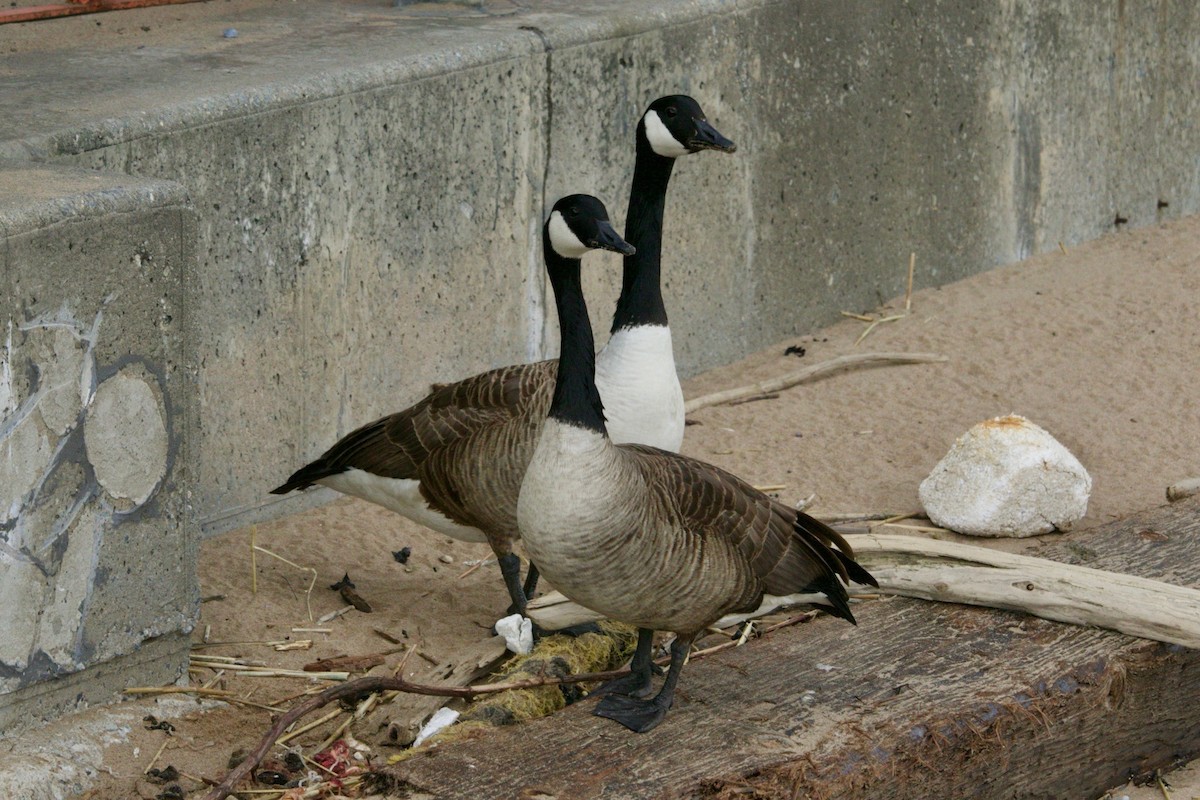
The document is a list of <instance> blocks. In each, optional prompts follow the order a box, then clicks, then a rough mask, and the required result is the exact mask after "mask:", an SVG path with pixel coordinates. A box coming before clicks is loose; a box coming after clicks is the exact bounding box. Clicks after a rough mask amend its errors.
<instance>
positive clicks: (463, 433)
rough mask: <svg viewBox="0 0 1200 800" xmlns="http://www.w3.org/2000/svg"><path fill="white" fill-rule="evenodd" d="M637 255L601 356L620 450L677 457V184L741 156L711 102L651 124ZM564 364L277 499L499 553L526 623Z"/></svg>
mask: <svg viewBox="0 0 1200 800" xmlns="http://www.w3.org/2000/svg"><path fill="white" fill-rule="evenodd" d="M636 141H637V155H636V160H635V163H634V170H633V187H632V190H631V193H630V197H629V213H628V215H627V217H626V220H627V225H626V227H627V228H628V231H627V233H628V238H629V241H630V242H631V243H632V245H633V247H634V248H637V252H636V253H634V252H633V250H632V248H631V250H630V254H629V255H627V256H626V258H625V264H624V278H623V281H622V286H621V295H620V298H619V299H618V301H617V310H616V314H615V315H614V317H613V334H612V337H611V339H610V340H609V343H608V345H607V346H606V347H605V348H604V350H603V351H601V353H600V354H599V355H598V356H597V358H596V361H597V370H598V373H599V374H598V376H597V381H598V382H599V383H600V385H601V386H602V387H603V389H604V391H605V396H606V397H608V398H609V402H610V403H611V407H610V409H609V426H610V432H611V435H612V436H613V437H615V438H616V440H617V441H632V442H642V443H645V444H653V445H657V446H659V447H664V448H667V449H671V450H676V449H678V448H679V445H680V443H681V442H682V441H683V392H682V391H681V390H680V388H679V378H678V377H677V376H676V374H675V360H674V355H673V354H672V350H671V332H670V329H669V328H668V327H667V315H666V310H665V308H664V306H663V299H662V291H661V288H660V286H659V261H660V256H661V250H662V224H663V209H664V206H665V202H666V192H667V183H668V181H669V179H670V176H671V170H672V168H673V167H674V164H675V160H676V159H677V158H679V157H680V156H683V155H686V154H689V153H696V152H700V151H701V150H718V151H724V152H733V151H734V150H735V149H736V146H735V145H734V144H733V142H731V141H729V140H728V139H726V138H725V137H724V136H722V135H721V134H720V133H718V132H717V130H716V129H715V128H713V127H712V125H710V124H709V123H708V122H707V121H706V119H705V116H704V112H703V111H702V110H701V108H700V106H699V104H697V103H696V101H695V100H693V99H692V98H690V97H686V96H683V95H672V96H669V97H662V98H659V99H658V100H655V101H654V102H653V103H651V104H650V106H649V108H647V109H646V112H645V113H644V114H643V115H642V118H641V119H640V120H639V121H638V126H637V135H636ZM556 369H557V362H556V361H553V360H551V361H542V362H538V363H535V364H523V365H520V366H511V367H502V368H500V369H495V370H491V371H489V372H484V373H482V374H479V375H475V376H474V377H471V378H467V379H465V380H462V381H458V382H457V383H450V384H439V385H435V386H434V387H433V391H432V392H431V393H430V394H429V395H428V396H427V397H425V398H424V399H423V400H421V401H419V402H418V403H416V404H415V405H413V406H411V407H409V408H407V409H405V410H404V411H401V412H398V413H396V414H392V415H390V416H387V417H384V418H382V419H379V420H376V421H375V422H371V423H369V424H367V425H364V426H363V427H361V428H359V429H357V430H355V431H353V432H351V433H349V434H347V435H346V436H345V437H343V438H342V439H341V440H340V441H339V442H337V443H336V444H334V445H333V447H331V448H329V450H327V451H326V452H325V453H324V454H323V455H322V456H321V457H320V458H318V459H317V460H315V461H313V462H312V463H310V464H308V465H306V466H304V467H301V468H300V469H299V470H297V471H296V472H295V473H294V474H293V475H292V476H291V477H290V478H288V480H287V482H286V483H284V484H283V485H282V486H279V487H277V488H275V489H272V490H271V491H272V494H286V493H287V492H290V491H292V490H293V489H304V488H307V487H308V486H311V485H312V484H314V483H319V484H322V485H324V486H328V487H330V488H333V489H336V490H337V491H339V492H342V493H343V494H350V495H354V496H356V497H360V498H362V499H364V500H368V501H370V502H372V503H376V504H378V505H381V506H384V507H385V508H388V509H390V510H392V511H395V512H397V513H399V514H402V515H404V516H406V517H408V518H409V519H411V520H413V521H415V522H418V523H421V524H422V525H425V526H427V527H429V528H432V529H434V530H435V531H438V532H440V533H444V534H446V535H448V536H452V537H454V538H456V539H461V540H464V541H470V542H484V541H486V542H488V543H489V544H490V545H491V547H492V550H493V551H494V552H495V553H496V557H497V560H498V561H499V564H500V571H501V574H502V575H503V577H504V583H505V586H506V587H507V589H508V593H509V596H510V597H511V598H512V605H511V606H510V608H509V613H512V612H517V613H521V614H524V612H525V602H526V598H527V597H528V596H530V595H532V593H533V590H534V587H535V586H536V584H537V568H536V566H534V565H532V564H531V565H530V568H529V574H528V576H527V578H526V581H525V585H524V586H522V585H521V571H520V570H521V562H520V559H519V558H518V557H517V556H516V554H514V553H513V551H512V548H513V541H514V540H515V539H516V538H517V537H518V536H519V533H518V529H517V494H518V493H519V491H520V488H521V478H522V476H523V475H524V474H525V466H526V465H527V464H528V463H529V459H530V458H531V457H532V456H533V448H534V445H535V444H536V443H537V437H538V434H539V432H540V431H541V426H542V420H543V419H544V418H545V416H546V411H547V409H549V407H550V399H551V394H552V393H553V391H554V372H555V370H556Z"/></svg>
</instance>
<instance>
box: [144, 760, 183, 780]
mask: <svg viewBox="0 0 1200 800" xmlns="http://www.w3.org/2000/svg"><path fill="white" fill-rule="evenodd" d="M146 780H148V781H150V782H151V783H174V782H175V781H177V780H179V770H177V769H175V767H174V766H173V765H171V764H168V765H167V766H166V767H164V768H163V769H158V768H157V767H151V768H150V769H148V770H147V771H146Z"/></svg>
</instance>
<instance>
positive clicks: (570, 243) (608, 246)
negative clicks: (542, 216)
mask: <svg viewBox="0 0 1200 800" xmlns="http://www.w3.org/2000/svg"><path fill="white" fill-rule="evenodd" d="M546 241H547V243H548V244H549V245H550V247H552V248H553V249H554V252H556V253H558V254H559V255H560V256H562V257H563V258H573V259H577V258H583V254H584V253H586V252H588V251H589V250H612V251H613V252H614V253H620V254H621V255H623V256H630V255H633V254H634V252H636V251H635V250H634V247H633V245H631V244H629V243H628V242H626V241H625V240H624V239H622V238H621V237H620V236H619V235H618V234H617V232H616V231H615V230H613V226H612V223H611V222H609V221H608V210H607V209H606V208H605V207H604V203H601V202H600V201H599V200H597V199H596V198H594V197H592V196H591V195H590V194H571V195H567V196H566V197H564V198H563V199H561V200H559V201H558V202H557V203H555V204H554V209H553V210H552V211H551V212H550V219H548V220H546Z"/></svg>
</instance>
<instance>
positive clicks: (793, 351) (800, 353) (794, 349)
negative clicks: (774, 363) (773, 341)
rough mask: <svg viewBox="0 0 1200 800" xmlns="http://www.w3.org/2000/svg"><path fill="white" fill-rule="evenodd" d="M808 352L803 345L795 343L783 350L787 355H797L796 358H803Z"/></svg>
mask: <svg viewBox="0 0 1200 800" xmlns="http://www.w3.org/2000/svg"><path fill="white" fill-rule="evenodd" d="M807 352H808V351H807V350H805V349H804V346H803V345H799V344H793V345H789V346H788V348H787V349H786V350H784V351H783V354H784V355H785V356H795V357H796V358H803V357H804V354H805V353H807Z"/></svg>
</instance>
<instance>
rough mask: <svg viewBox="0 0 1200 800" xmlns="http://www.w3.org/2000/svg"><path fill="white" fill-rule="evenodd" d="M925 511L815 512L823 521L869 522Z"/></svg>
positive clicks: (917, 514)
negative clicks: (906, 512) (896, 512)
mask: <svg viewBox="0 0 1200 800" xmlns="http://www.w3.org/2000/svg"><path fill="white" fill-rule="evenodd" d="M923 513H924V512H921V511H913V512H911V513H908V514H893V513H891V512H890V511H881V512H878V513H875V512H870V511H865V512H863V511H849V512H844V513H835V514H814V515H813V516H815V517H816V518H817V519H819V520H821V522H826V523H828V522H867V521H869V520H880V519H908V518H910V517H919V516H921V515H922V514H923Z"/></svg>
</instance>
